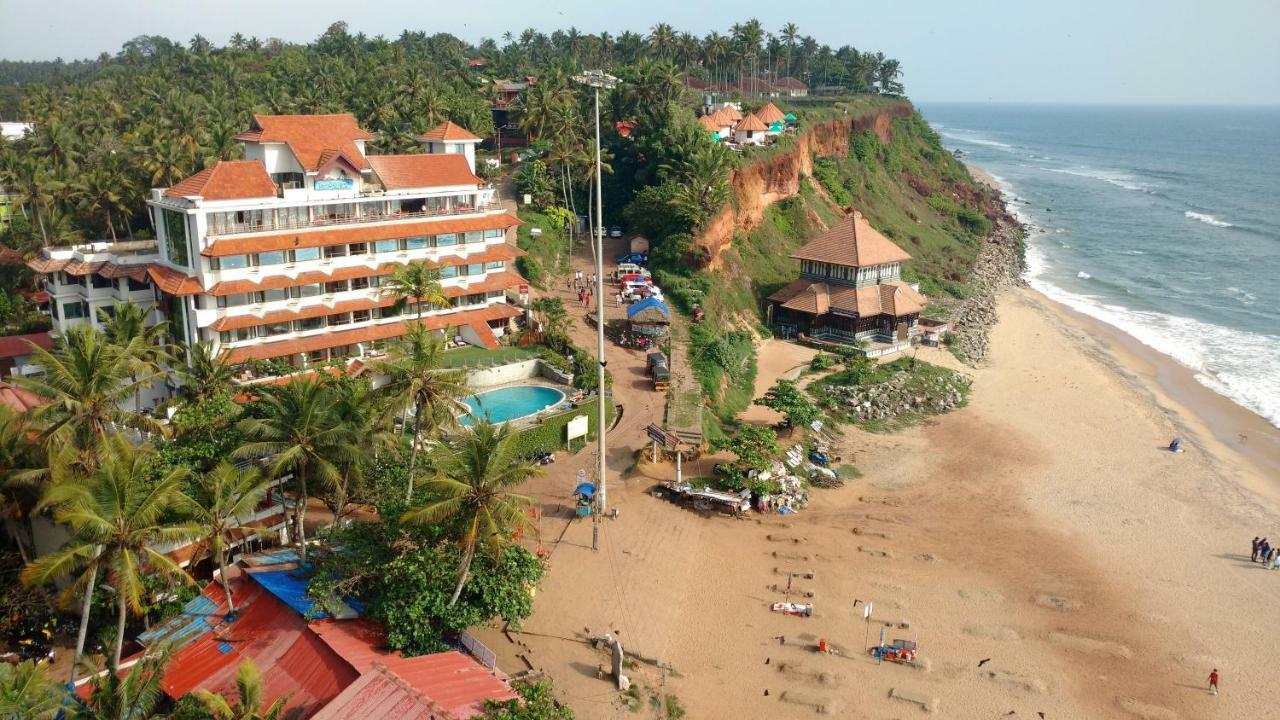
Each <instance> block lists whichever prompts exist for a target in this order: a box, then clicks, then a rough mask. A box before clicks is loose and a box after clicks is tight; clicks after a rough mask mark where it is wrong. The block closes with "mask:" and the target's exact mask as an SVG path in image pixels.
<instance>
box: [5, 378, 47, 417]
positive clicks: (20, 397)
mask: <svg viewBox="0 0 1280 720" xmlns="http://www.w3.org/2000/svg"><path fill="white" fill-rule="evenodd" d="M46 402H48V401H47V400H45V399H44V398H42V397H40V396H39V395H37V394H35V393H33V392H31V391H30V390H27V389H25V388H20V387H17V386H15V385H10V384H9V383H7V382H4V381H0V405H4V406H5V407H8V408H10V409H12V410H14V411H15V412H20V413H21V412H26V411H28V410H30V409H32V408H36V407H40V406H41V405H44V404H45V403H46Z"/></svg>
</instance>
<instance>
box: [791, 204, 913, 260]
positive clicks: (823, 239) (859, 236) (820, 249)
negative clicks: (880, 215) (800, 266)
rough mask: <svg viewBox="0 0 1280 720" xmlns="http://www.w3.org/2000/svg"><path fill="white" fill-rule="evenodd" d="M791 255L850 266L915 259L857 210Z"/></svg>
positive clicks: (802, 258)
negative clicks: (878, 230) (882, 233)
mask: <svg viewBox="0 0 1280 720" xmlns="http://www.w3.org/2000/svg"><path fill="white" fill-rule="evenodd" d="M791 257H793V258H795V259H796V260H813V261H816V262H824V263H831V264H832V265H844V266H848V267H872V266H874V265H884V264H885V263H891V262H901V261H903V260H910V259H911V256H910V255H908V254H907V253H906V251H905V250H903V249H902V248H900V247H898V246H897V245H895V244H894V243H893V241H891V240H889V238H886V237H885V236H884V235H881V234H880V233H879V232H877V231H876V229H875V228H873V227H871V224H870V223H868V222H867V219H866V218H865V217H864V216H863V215H862V213H860V212H858V211H856V210H855V211H854V212H853V215H852V216H851V217H849V218H848V219H846V220H844V221H843V222H841V223H839V224H838V225H835V226H833V227H832V228H831V229H830V230H827V231H826V232H824V233H822V234H821V235H819V236H818V237H816V238H814V239H812V240H810V241H809V242H808V243H805V245H804V247H802V248H800V249H799V250H797V251H796V252H795V253H793V254H792V255H791Z"/></svg>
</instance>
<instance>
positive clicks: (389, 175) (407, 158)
mask: <svg viewBox="0 0 1280 720" xmlns="http://www.w3.org/2000/svg"><path fill="white" fill-rule="evenodd" d="M369 164H370V165H372V166H373V171H374V172H375V173H377V174H378V179H379V180H381V181H382V185H383V187H385V188H386V189H388V190H403V189H406V188H429V187H442V186H449V185H470V186H477V185H480V183H481V180H480V178H478V177H476V175H475V173H473V172H471V166H470V165H468V164H467V158H466V156H465V155H462V154H461V153H448V154H442V155H427V154H422V155H371V156H370V157H369Z"/></svg>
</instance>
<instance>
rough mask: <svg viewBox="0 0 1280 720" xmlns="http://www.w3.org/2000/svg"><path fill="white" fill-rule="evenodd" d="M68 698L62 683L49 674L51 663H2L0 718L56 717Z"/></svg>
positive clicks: (38, 719)
mask: <svg viewBox="0 0 1280 720" xmlns="http://www.w3.org/2000/svg"><path fill="white" fill-rule="evenodd" d="M65 701H66V695H65V693H64V691H63V688H62V686H61V685H59V684H58V682H57V681H56V680H54V679H53V678H51V677H49V665H48V663H35V662H32V661H30V660H27V661H24V662H20V663H18V664H17V665H10V664H9V663H3V664H0V718H6V719H11V720H18V718H22V719H23V720H53V719H54V718H56V717H58V713H59V712H60V711H61V710H62V707H63V705H64V703H65Z"/></svg>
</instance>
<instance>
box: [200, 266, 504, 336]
mask: <svg viewBox="0 0 1280 720" xmlns="http://www.w3.org/2000/svg"><path fill="white" fill-rule="evenodd" d="M525 282H528V281H526V280H525V279H524V278H522V277H520V275H518V274H517V273H514V272H510V271H504V272H500V273H494V274H493V275H490V276H489V277H486V278H485V279H484V280H482V281H481V282H478V283H473V284H471V285H467V286H465V287H463V286H457V285H455V286H449V287H446V288H444V294H445V296H446V297H451V298H454V297H462V296H463V295H473V294H475V293H482V292H494V291H498V290H509V289H511V288H513V287H516V286H517V285H521V284H523V283H525ZM398 302H400V298H398V297H395V296H394V295H383V296H380V297H378V298H376V299H374V298H360V299H356V300H344V301H342V302H338V303H334V304H332V305H311V306H308V307H304V308H301V309H298V310H278V311H276V312H269V313H265V314H262V315H255V314H249V313H245V314H238V315H226V316H223V317H220V318H218V319H217V320H214V321H213V323H212V324H210V325H209V327H210V329H213V330H218V331H222V330H237V329H239V328H246V327H253V326H255V325H270V324H272V323H279V322H287V321H292V320H306V319H307V318H317V317H324V316H326V315H335V314H338V313H346V312H355V311H357V310H372V309H373V308H382V307H391V306H392V305H395V304H396V303H398Z"/></svg>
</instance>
